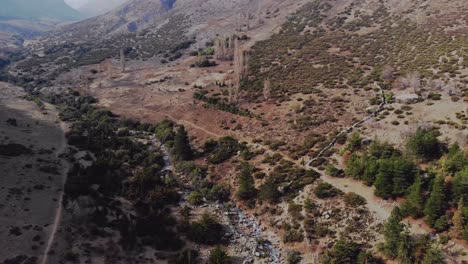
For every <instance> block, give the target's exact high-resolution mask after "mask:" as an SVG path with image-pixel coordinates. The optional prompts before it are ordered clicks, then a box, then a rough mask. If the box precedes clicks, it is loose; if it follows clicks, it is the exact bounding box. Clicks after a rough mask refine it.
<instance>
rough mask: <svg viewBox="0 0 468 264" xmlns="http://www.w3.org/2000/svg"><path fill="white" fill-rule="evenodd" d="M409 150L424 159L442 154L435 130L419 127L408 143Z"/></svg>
mask: <svg viewBox="0 0 468 264" xmlns="http://www.w3.org/2000/svg"><path fill="white" fill-rule="evenodd" d="M406 147H407V149H408V151H409V152H410V153H412V154H414V155H416V156H418V157H420V158H422V159H425V160H431V159H434V158H438V157H439V156H440V154H441V144H440V142H439V139H437V134H436V132H435V131H434V130H431V129H423V128H418V129H417V130H416V133H415V134H414V135H412V136H411V137H410V138H409V140H408V143H407V145H406Z"/></svg>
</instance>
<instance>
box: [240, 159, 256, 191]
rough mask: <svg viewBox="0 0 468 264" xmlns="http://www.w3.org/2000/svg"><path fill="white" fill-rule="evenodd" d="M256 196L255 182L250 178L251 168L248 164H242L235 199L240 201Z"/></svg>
mask: <svg viewBox="0 0 468 264" xmlns="http://www.w3.org/2000/svg"><path fill="white" fill-rule="evenodd" d="M256 194H257V189H255V182H254V179H253V177H252V166H251V165H250V164H248V163H244V164H242V169H241V172H240V179H239V189H238V190H237V197H238V198H239V199H242V200H249V199H251V198H253V197H255V195H256Z"/></svg>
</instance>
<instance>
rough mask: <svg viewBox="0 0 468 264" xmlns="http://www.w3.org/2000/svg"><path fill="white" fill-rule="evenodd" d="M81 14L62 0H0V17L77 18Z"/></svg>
mask: <svg viewBox="0 0 468 264" xmlns="http://www.w3.org/2000/svg"><path fill="white" fill-rule="evenodd" d="M80 18H82V15H81V14H80V13H79V12H78V11H76V10H74V9H73V8H71V7H70V6H68V5H67V4H65V2H64V1H63V0H0V19H1V20H9V19H24V20H49V21H50V20H52V21H71V20H79V19H80Z"/></svg>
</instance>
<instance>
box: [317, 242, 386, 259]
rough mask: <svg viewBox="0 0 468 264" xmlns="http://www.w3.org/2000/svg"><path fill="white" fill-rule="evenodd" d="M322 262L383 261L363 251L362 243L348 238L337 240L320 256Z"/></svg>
mask: <svg viewBox="0 0 468 264" xmlns="http://www.w3.org/2000/svg"><path fill="white" fill-rule="evenodd" d="M321 262H322V263H331V264H339V263H350V264H383V263H384V262H383V261H382V260H381V259H379V258H376V257H374V256H373V255H372V254H371V253H369V252H367V251H365V250H364V249H363V247H362V245H359V244H357V243H355V242H352V241H348V240H344V239H342V240H338V242H336V243H335V245H334V246H333V248H331V249H330V250H328V251H327V252H325V254H323V255H322V257H321Z"/></svg>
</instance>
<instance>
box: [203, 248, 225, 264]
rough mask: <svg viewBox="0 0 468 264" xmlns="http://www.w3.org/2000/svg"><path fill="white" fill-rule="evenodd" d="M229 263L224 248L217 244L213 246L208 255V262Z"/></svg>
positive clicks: (213, 263) (211, 263) (212, 263)
mask: <svg viewBox="0 0 468 264" xmlns="http://www.w3.org/2000/svg"><path fill="white" fill-rule="evenodd" d="M229 263H231V257H229V255H228V254H227V252H226V251H225V250H223V249H222V248H220V247H219V246H217V247H215V248H214V249H213V250H212V251H211V252H210V256H209V257H208V264H229Z"/></svg>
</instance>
